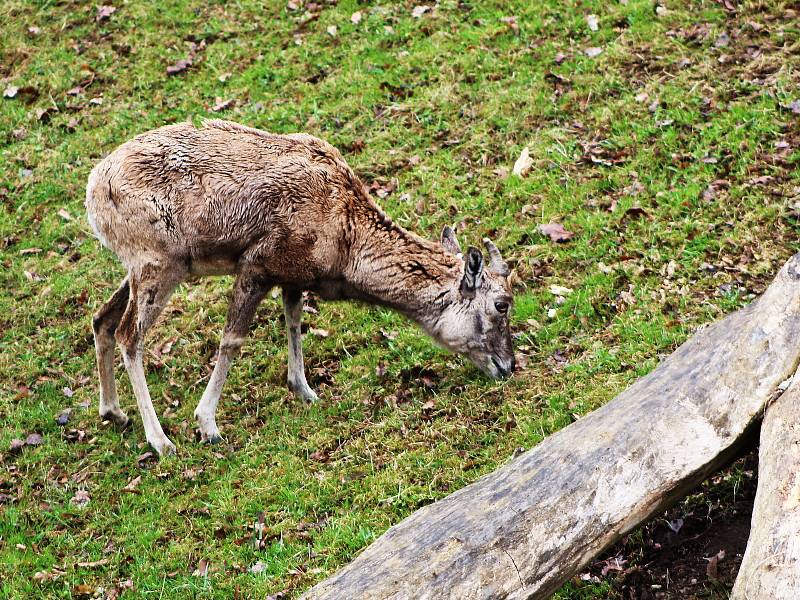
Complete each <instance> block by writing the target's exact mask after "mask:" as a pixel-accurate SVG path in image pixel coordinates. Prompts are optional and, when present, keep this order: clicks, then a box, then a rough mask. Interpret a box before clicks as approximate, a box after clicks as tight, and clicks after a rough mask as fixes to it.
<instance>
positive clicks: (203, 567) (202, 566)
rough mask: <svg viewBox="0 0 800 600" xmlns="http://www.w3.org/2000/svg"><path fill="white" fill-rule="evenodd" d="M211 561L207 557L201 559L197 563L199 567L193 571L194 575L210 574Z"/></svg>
mask: <svg viewBox="0 0 800 600" xmlns="http://www.w3.org/2000/svg"><path fill="white" fill-rule="evenodd" d="M208 566H209V562H208V560H206V559H205V558H202V559H200V562H199V563H197V568H196V569H195V570H194V571H193V572H192V575H193V576H194V577H207V576H208Z"/></svg>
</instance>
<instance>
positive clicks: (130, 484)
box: [122, 475, 142, 494]
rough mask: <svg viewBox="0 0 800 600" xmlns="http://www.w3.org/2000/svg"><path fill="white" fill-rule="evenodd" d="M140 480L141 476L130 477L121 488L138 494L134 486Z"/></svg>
mask: <svg viewBox="0 0 800 600" xmlns="http://www.w3.org/2000/svg"><path fill="white" fill-rule="evenodd" d="M141 481H142V476H141V475H137V476H136V477H134V478H133V479H131V480H130V481H129V482H128V484H127V485H126V486H125V487H124V488H122V491H123V492H131V493H135V494H138V493H139V491H138V490H137V489H136V486H138V485H139V484H140V483H141Z"/></svg>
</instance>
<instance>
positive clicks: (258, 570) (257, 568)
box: [248, 560, 267, 575]
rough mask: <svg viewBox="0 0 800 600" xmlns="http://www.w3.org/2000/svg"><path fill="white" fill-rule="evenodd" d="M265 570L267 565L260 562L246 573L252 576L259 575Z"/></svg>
mask: <svg viewBox="0 0 800 600" xmlns="http://www.w3.org/2000/svg"><path fill="white" fill-rule="evenodd" d="M266 570H267V563H265V562H262V561H260V560H259V561H258V562H257V563H255V564H254V565H253V566H252V567H250V568H249V569H248V571H250V572H251V573H253V574H254V575H259V574H261V573H263V572H264V571H266Z"/></svg>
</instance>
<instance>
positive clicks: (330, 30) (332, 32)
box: [256, 25, 339, 564]
mask: <svg viewBox="0 0 800 600" xmlns="http://www.w3.org/2000/svg"><path fill="white" fill-rule="evenodd" d="M325 31H327V32H328V35H329V36H331V37H336V35H337V34H338V33H339V30H338V29H337V27H336V25H328V28H327V29H326V30H325ZM256 564H258V563H256Z"/></svg>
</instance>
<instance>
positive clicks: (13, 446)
mask: <svg viewBox="0 0 800 600" xmlns="http://www.w3.org/2000/svg"><path fill="white" fill-rule="evenodd" d="M24 447H25V442H24V441H23V440H20V439H18V438H14V439H13V440H11V443H10V444H9V445H8V451H9V452H19V451H20V450H22V449H23V448H24Z"/></svg>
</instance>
